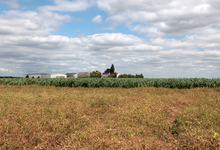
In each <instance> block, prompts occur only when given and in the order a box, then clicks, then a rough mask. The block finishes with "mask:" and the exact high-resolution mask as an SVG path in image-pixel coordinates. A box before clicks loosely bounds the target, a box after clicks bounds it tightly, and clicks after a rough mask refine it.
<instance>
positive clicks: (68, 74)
mask: <svg viewBox="0 0 220 150" xmlns="http://www.w3.org/2000/svg"><path fill="white" fill-rule="evenodd" d="M75 74H78V73H66V75H67V76H74V75H75Z"/></svg>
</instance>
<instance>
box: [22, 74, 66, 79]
mask: <svg viewBox="0 0 220 150" xmlns="http://www.w3.org/2000/svg"><path fill="white" fill-rule="evenodd" d="M23 78H66V75H65V74H50V73H30V74H24V75H23Z"/></svg>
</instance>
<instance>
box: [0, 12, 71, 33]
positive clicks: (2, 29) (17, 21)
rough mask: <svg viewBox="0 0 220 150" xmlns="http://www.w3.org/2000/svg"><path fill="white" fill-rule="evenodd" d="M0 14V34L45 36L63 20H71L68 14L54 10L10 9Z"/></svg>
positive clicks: (54, 29)
mask: <svg viewBox="0 0 220 150" xmlns="http://www.w3.org/2000/svg"><path fill="white" fill-rule="evenodd" d="M4 13H5V14H2V15H0V22H1V25H0V35H1V34H2V35H12V34H13V35H19V36H22V35H32V36H38V35H40V36H47V35H49V34H50V32H51V31H57V30H58V29H59V27H60V26H61V25H62V24H64V23H65V22H69V21H71V17H70V16H68V15H60V14H57V13H54V12H49V11H43V12H39V13H37V12H35V11H25V12H22V11H20V10H11V11H4Z"/></svg>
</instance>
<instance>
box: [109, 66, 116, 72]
mask: <svg viewBox="0 0 220 150" xmlns="http://www.w3.org/2000/svg"><path fill="white" fill-rule="evenodd" d="M114 72H115V67H114V65H113V64H112V66H111V69H110V73H114Z"/></svg>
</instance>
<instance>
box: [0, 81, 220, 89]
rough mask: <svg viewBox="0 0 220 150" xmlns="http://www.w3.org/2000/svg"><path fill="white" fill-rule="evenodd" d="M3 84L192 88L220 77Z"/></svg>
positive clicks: (208, 84)
mask: <svg viewBox="0 0 220 150" xmlns="http://www.w3.org/2000/svg"><path fill="white" fill-rule="evenodd" d="M0 84H2V85H31V84H36V85H42V86H43V85H46V86H56V87H122V88H134V87H141V86H145V87H165V88H179V89H190V88H195V87H208V88H216V87H220V79H219V78H218V79H205V78H168V79H166V78H160V79H150V78H145V79H143V78H139V79H137V78H123V79H122V78H76V79H74V78H71V79H70V78H67V79H62V78H59V79H57V78H54V79H49V78H46V79H26V78H24V79H9V78H2V79H0Z"/></svg>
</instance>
